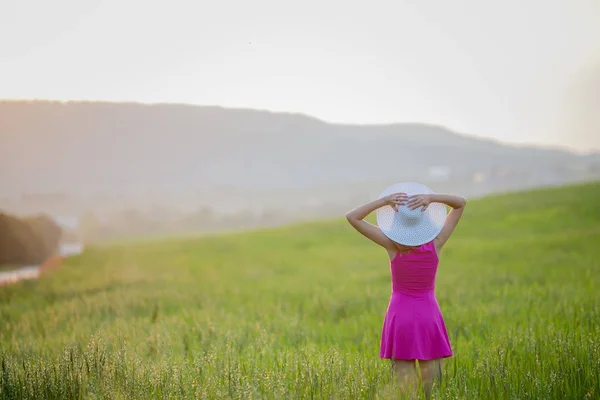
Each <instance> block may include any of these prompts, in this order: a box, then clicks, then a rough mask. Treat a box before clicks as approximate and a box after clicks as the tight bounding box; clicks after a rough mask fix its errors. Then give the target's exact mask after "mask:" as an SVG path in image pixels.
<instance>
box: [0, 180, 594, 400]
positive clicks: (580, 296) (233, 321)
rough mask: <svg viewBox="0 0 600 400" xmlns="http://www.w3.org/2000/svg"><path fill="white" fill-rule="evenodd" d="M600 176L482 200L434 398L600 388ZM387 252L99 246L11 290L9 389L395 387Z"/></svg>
mask: <svg viewBox="0 0 600 400" xmlns="http://www.w3.org/2000/svg"><path fill="white" fill-rule="evenodd" d="M599 199H600V184H598V183H595V184H589V185H581V186H572V187H567V188H560V189H550V190H539V191H533V192H525V193H517V194H510V195H504V196H496V197H490V198H486V199H483V200H478V201H471V202H470V203H469V204H468V205H467V209H466V211H465V215H464V217H463V220H462V222H461V224H460V225H459V227H458V228H457V230H456V232H455V234H454V236H453V237H452V238H451V239H450V241H449V242H448V244H447V245H446V248H445V250H444V252H443V253H442V255H441V264H440V269H439V273H438V279H437V288H436V293H437V298H438V301H439V303H440V306H441V308H442V312H443V314H444V317H445V320H446V325H447V328H448V333H449V335H450V340H451V342H452V345H453V349H454V352H455V356H454V357H452V358H450V359H447V360H446V361H445V363H444V376H443V382H442V385H441V388H440V390H439V392H436V393H435V394H434V398H444V399H456V398H459V399H495V398H506V399H594V398H600V378H599V374H600V293H599V290H600V285H599V283H600V261H599V260H600V202H599ZM389 295H390V277H389V264H388V259H387V254H386V252H385V251H384V250H382V249H380V248H378V247H377V246H376V245H374V244H372V243H370V242H369V241H367V240H366V239H364V238H363V237H362V236H360V234H358V233H357V232H355V231H354V230H353V229H352V228H351V227H350V226H349V225H348V224H347V223H346V222H345V221H341V220H336V221H329V222H318V223H309V224H300V225H294V226H290V227H286V228H281V229H268V230H262V231H257V232H253V233H244V234H231V235H223V236H214V237H205V238H198V239H193V238H185V239H172V240H165V241H160V242H146V243H143V242H140V243H137V244H132V243H127V244H121V245H114V246H110V247H97V248H90V249H89V250H88V251H87V252H86V253H84V254H83V255H81V256H78V257H74V258H71V259H69V260H67V261H66V262H65V263H64V265H63V266H62V267H61V269H59V270H57V271H56V272H54V273H52V274H48V275H46V276H44V277H43V278H42V279H40V280H38V281H26V282H21V283H18V284H15V285H11V286H6V287H1V288H0V320H1V326H0V359H1V363H2V371H1V373H0V399H13V398H48V399H70V398H90V399H95V398H107V399H115V398H116V399H118V398H122V399H125V398H127V399H138V398H235V399H255V398H260V399H262V398H265V399H312V398H319V399H320V398H329V399H361V398H364V399H371V398H389V397H390V388H389V386H390V385H389V384H390V379H391V376H390V370H389V367H390V365H389V361H387V362H386V361H385V360H380V359H379V358H378V357H379V338H380V333H381V324H382V320H383V316H384V313H385V309H386V307H387V301H388V299H389Z"/></svg>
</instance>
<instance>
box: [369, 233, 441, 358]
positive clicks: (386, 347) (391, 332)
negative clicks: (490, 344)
mask: <svg viewBox="0 0 600 400" xmlns="http://www.w3.org/2000/svg"><path fill="white" fill-rule="evenodd" d="M438 264H439V258H438V256H437V253H436V251H435V246H434V244H433V241H431V242H429V243H425V244H423V245H421V246H420V247H418V248H415V249H412V250H411V251H410V252H409V253H405V254H400V253H398V254H397V255H396V257H395V258H394V259H393V260H392V261H391V262H390V270H391V275H392V295H391V298H390V302H389V305H388V308H387V312H386V315H385V320H384V322H383V329H382V333H381V348H380V357H381V358H392V359H397V360H414V359H418V360H432V359H436V358H445V357H451V356H452V348H451V346H450V340H449V338H448V333H447V332H446V325H445V324H444V318H443V316H442V312H441V311H440V307H439V305H438V302H437V299H436V297H435V293H434V290H435V277H436V273H437V268H438Z"/></svg>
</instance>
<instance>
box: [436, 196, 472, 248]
mask: <svg viewBox="0 0 600 400" xmlns="http://www.w3.org/2000/svg"><path fill="white" fill-rule="evenodd" d="M430 199H431V202H432V203H443V204H446V205H448V206H450V207H452V210H450V212H449V213H448V216H446V221H445V222H444V227H443V228H442V231H441V232H440V233H439V234H438V235H437V237H436V238H435V244H436V247H437V249H438V250H441V249H442V247H444V244H446V242H447V241H448V239H450V236H451V235H452V232H454V228H456V225H458V222H459V221H460V218H461V217H462V215H463V211H464V210H465V206H466V205H467V200H466V199H465V198H464V197H461V196H455V195H451V194H433V195H430Z"/></svg>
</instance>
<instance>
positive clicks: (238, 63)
mask: <svg viewBox="0 0 600 400" xmlns="http://www.w3.org/2000/svg"><path fill="white" fill-rule="evenodd" d="M0 98H19V99H23V98H43V99H60V100H72V99H95V100H114V101H125V100H126V101H141V102H185V103H194V104H218V105H223V106H235V107H251V108H261V109H270V110H276V111H278V110H281V111H293V112H301V113H305V114H310V115H313V116H316V117H319V118H322V119H324V120H327V121H333V122H353V123H385V122H404V121H410V122H413V121H417V122H429V123H436V124H442V125H445V126H448V127H449V128H452V129H455V130H458V131H461V132H464V133H469V134H475V135H482V136H489V137H494V138H497V139H500V140H505V141H511V142H519V143H522V142H527V143H541V144H547V145H557V144H561V145H566V146H570V147H572V148H577V149H581V150H584V149H590V148H595V149H598V150H600V116H599V115H600V0H502V1H484V0H470V1H469V0H454V1H448V0H410V1H407V0H389V1H373V0H371V1H364V0H362V1H349V0H344V1H337V0H336V1H331V0H302V1H294V2H291V1H285V0H254V1H242V0H238V1H230V0H211V1H203V0H202V1H198V0H194V1H192V0H190V1H184V0H170V1H151V0H144V1H141V0H104V1H101V0H96V1H88V0H54V1H46V0H37V1H33V0H2V1H1V2H0ZM596 106H597V107H596Z"/></svg>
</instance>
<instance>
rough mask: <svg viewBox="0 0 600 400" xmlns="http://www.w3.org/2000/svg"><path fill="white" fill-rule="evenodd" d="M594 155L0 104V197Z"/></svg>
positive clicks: (405, 132)
mask: <svg viewBox="0 0 600 400" xmlns="http://www.w3.org/2000/svg"><path fill="white" fill-rule="evenodd" d="M598 159H599V157H598V155H591V156H581V155H578V154H575V153H571V152H568V151H562V150H556V149H539V148H532V147H516V146H510V145H506V144H502V143H498V142H494V141H491V140H485V139H479V138H475V137H469V136H464V135H459V134H457V133H454V132H451V131H450V130H448V129H445V128H441V127H437V126H430V125H424V124H393V125H341V124H330V123H326V122H323V121H320V120H318V119H316V118H312V117H308V116H304V115H299V114H288V113H273V112H267V111H255V110H242V109H225V108H221V107H212V106H191V105H179V104H157V105H147V104H136V103H108V102H52V101H28V102H25V101H0V191H1V192H0V195H1V194H4V195H8V194H11V193H15V192H23V191H25V192H70V191H76V192H86V193H88V192H94V191H108V192H128V191H132V190H138V191H141V192H143V191H144V190H156V191H179V190H189V191H195V190H208V189H209V188H211V187H230V188H236V189H240V190H263V189H264V190H276V189H292V188H294V189H297V188H302V187H303V188H310V187H313V186H322V185H329V184H335V185H344V184H352V183H357V182H364V181H369V180H378V181H386V180H390V181H397V180H403V179H414V180H417V179H421V180H423V179H427V176H428V170H429V168H430V167H431V166H446V167H448V168H449V169H450V170H451V171H452V177H454V178H456V179H458V178H461V179H466V178H467V177H469V176H471V175H472V174H473V173H475V172H476V171H479V170H491V169H494V168H505V167H510V168H512V169H516V168H523V169H527V168H535V169H552V168H558V167H560V166H574V165H580V164H581V165H583V164H586V163H590V162H597V160H598Z"/></svg>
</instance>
